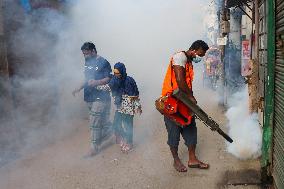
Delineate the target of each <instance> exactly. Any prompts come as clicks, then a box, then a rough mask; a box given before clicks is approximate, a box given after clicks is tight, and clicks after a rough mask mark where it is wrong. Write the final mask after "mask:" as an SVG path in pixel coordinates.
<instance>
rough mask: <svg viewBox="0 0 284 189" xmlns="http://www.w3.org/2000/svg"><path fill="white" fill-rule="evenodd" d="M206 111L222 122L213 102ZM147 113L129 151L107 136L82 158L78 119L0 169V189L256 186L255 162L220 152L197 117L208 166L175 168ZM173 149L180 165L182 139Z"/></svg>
mask: <svg viewBox="0 0 284 189" xmlns="http://www.w3.org/2000/svg"><path fill="white" fill-rule="evenodd" d="M201 106H202V104H201ZM206 110H207V111H208V113H209V114H210V115H212V117H213V118H215V119H216V120H217V121H218V122H219V123H221V124H222V125H225V122H226V120H225V118H224V115H223V112H222V109H220V108H219V107H218V106H217V104H216V103H213V102H212V103H211V104H206ZM147 114H150V112H148V113H147V112H145V113H144V116H142V117H140V118H137V119H136V120H135V130H134V134H135V136H134V145H135V148H134V150H133V151H132V152H130V153H129V154H122V153H121V152H120V150H119V147H118V146H117V145H115V144H113V140H110V141H109V142H108V143H107V144H105V146H104V149H103V151H102V152H101V153H100V154H99V155H97V156H95V157H93V158H90V159H84V158H83V155H84V154H86V152H87V151H88V147H89V131H88V127H87V125H88V123H87V120H83V119H82V120H80V121H79V123H73V124H77V130H76V132H74V133H73V134H72V135H70V136H68V137H66V138H64V139H61V140H60V141H54V143H53V144H51V145H49V146H48V147H46V148H43V149H41V150H39V151H37V152H35V153H33V154H28V155H26V156H25V157H24V158H21V159H18V160H16V161H14V162H12V163H10V164H7V165H6V166H4V167H2V168H1V169H0V188H1V189H18V188H19V189H53V188H54V189H55V188H56V189H57V188H58V189H65V188H66V189H67V188H68V189H105V188H106V189H125V188H129V189H132V188H133V189H134V188H135V189H136V188H138V189H140V188H141V189H143V188H145V189H148V188H154V189H159V188H163V189H177V188H179V189H183V188H184V189H185V188H187V189H188V188H189V189H191V188H192V189H193V188H198V189H208V188H209V189H215V188H257V186H255V185H254V184H255V183H257V182H259V162H258V160H251V161H239V160H237V159H236V158H234V157H233V156H232V155H230V154H228V153H227V152H226V150H225V143H224V140H223V138H222V137H220V136H219V135H218V134H217V133H212V132H211V131H210V130H209V129H208V128H206V127H204V125H203V124H202V123H200V122H199V121H198V122H197V126H198V136H199V138H198V148H197V154H198V156H199V157H200V159H201V160H202V161H205V162H209V163H210V165H211V167H210V169H209V170H197V169H189V170H188V172H187V173H178V172H176V171H175V170H174V168H173V167H172V159H171V155H170V152H169V149H168V146H167V144H166V130H165V128H164V125H163V121H162V117H161V116H160V115H159V114H158V113H156V112H155V113H154V115H152V116H151V119H147V116H149V115H147ZM224 129H225V128H224ZM225 130H226V129H225ZM179 153H180V156H181V158H182V160H183V162H184V163H186V162H187V157H188V156H187V151H186V147H185V146H184V145H183V143H180V151H179ZM244 183H249V185H243V184H244ZM250 184H252V185H250Z"/></svg>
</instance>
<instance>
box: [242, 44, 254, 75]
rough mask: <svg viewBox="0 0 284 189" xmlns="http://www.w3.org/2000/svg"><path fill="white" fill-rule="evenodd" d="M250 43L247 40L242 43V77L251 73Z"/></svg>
mask: <svg viewBox="0 0 284 189" xmlns="http://www.w3.org/2000/svg"><path fill="white" fill-rule="evenodd" d="M249 60H250V43H249V40H243V41H242V76H249V75H251V73H252V68H251V65H250V61H249Z"/></svg>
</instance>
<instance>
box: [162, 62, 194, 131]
mask: <svg viewBox="0 0 284 189" xmlns="http://www.w3.org/2000/svg"><path fill="white" fill-rule="evenodd" d="M193 76H194V72H193V66H192V63H191V62H189V61H188V62H186V64H185V80H186V83H187V85H188V87H189V88H190V89H192V81H193ZM177 88H178V84H177V81H176V77H175V73H174V69H173V57H171V60H170V64H169V66H168V69H167V73H166V76H165V79H164V82H163V88H162V96H168V97H167V98H166V99H165V101H164V104H165V105H164V106H165V111H164V115H165V116H167V117H168V118H169V119H171V120H173V121H174V122H176V123H177V124H178V125H181V126H187V125H189V124H190V123H191V121H192V116H193V114H192V111H191V110H190V109H189V107H187V106H186V105H185V104H183V103H182V102H181V101H179V100H177V99H175V98H173V97H172V96H171V94H172V93H173V91H174V90H175V89H177Z"/></svg>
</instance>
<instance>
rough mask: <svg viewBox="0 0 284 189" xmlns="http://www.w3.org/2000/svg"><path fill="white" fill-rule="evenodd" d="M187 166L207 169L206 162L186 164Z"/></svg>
mask: <svg viewBox="0 0 284 189" xmlns="http://www.w3.org/2000/svg"><path fill="white" fill-rule="evenodd" d="M188 167H189V168H197V169H209V164H206V163H202V162H201V163H198V164H193V165H188Z"/></svg>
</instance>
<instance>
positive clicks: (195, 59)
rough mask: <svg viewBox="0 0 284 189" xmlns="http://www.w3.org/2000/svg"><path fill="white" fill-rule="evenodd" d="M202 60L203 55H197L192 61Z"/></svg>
mask: <svg viewBox="0 0 284 189" xmlns="http://www.w3.org/2000/svg"><path fill="white" fill-rule="evenodd" d="M201 60H202V57H200V56H198V55H196V56H195V57H194V58H193V59H192V61H193V62H194V63H198V62H200V61H201Z"/></svg>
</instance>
